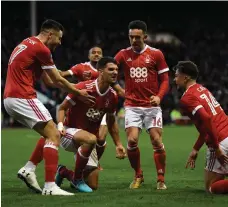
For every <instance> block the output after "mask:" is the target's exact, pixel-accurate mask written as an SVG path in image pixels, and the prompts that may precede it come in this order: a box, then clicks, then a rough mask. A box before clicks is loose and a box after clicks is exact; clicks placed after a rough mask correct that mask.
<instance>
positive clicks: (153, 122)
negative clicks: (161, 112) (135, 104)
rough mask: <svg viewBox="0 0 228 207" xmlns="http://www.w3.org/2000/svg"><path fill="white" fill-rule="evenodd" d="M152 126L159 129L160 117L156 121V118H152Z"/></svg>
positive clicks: (160, 124)
mask: <svg viewBox="0 0 228 207" xmlns="http://www.w3.org/2000/svg"><path fill="white" fill-rule="evenodd" d="M152 125H153V127H161V126H162V120H161V117H159V118H158V119H157V117H153V120H152Z"/></svg>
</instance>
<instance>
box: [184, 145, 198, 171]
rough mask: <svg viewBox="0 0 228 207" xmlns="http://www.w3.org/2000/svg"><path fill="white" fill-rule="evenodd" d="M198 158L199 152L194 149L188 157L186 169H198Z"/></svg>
mask: <svg viewBox="0 0 228 207" xmlns="http://www.w3.org/2000/svg"><path fill="white" fill-rule="evenodd" d="M197 156H198V151H196V150H195V149H193V150H192V151H191V153H190V155H189V157H188V161H187V163H186V166H185V168H188V167H190V168H191V169H194V168H195V167H196V165H195V163H196V158H197Z"/></svg>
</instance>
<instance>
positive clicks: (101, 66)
mask: <svg viewBox="0 0 228 207" xmlns="http://www.w3.org/2000/svg"><path fill="white" fill-rule="evenodd" d="M108 63H114V64H116V65H117V62H116V60H115V59H114V58H113V57H109V56H106V57H102V58H101V59H100V60H99V61H98V62H97V69H98V70H100V69H104V68H105V67H106V65H107V64H108Z"/></svg>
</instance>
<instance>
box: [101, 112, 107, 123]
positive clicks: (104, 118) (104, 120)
mask: <svg viewBox="0 0 228 207" xmlns="http://www.w3.org/2000/svg"><path fill="white" fill-rule="evenodd" d="M101 125H105V126H106V125H107V122H106V114H105V115H104V116H103V118H102V121H101Z"/></svg>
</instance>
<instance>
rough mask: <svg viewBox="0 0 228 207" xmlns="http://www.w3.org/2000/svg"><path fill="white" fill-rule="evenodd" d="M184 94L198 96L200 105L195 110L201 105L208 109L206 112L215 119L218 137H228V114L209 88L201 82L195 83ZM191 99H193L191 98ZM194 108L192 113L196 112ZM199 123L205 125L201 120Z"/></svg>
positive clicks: (214, 123)
mask: <svg viewBox="0 0 228 207" xmlns="http://www.w3.org/2000/svg"><path fill="white" fill-rule="evenodd" d="M184 96H189V97H191V96H194V97H195V98H197V100H198V104H197V105H198V106H196V107H195V109H194V110H195V111H197V110H198V109H200V108H201V107H203V108H204V109H205V110H206V112H207V113H208V114H209V115H210V117H211V119H212V120H213V126H214V127H215V129H216V130H217V132H218V134H219V137H218V139H219V140H220V141H221V140H223V139H224V138H226V137H228V116H227V115H226V114H225V112H224V110H223V109H222V107H221V106H220V104H219V103H218V102H217V101H216V99H215V98H214V96H213V95H212V94H211V92H210V91H209V90H208V89H207V88H205V87H203V86H202V85H200V84H194V85H192V86H191V87H190V88H188V90H187V91H186V92H185V94H184V95H183V97H182V98H184ZM189 100H191V98H190V99H189ZM193 101H194V98H193ZM194 110H193V112H192V114H194ZM198 124H202V125H203V123H199V122H198Z"/></svg>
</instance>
